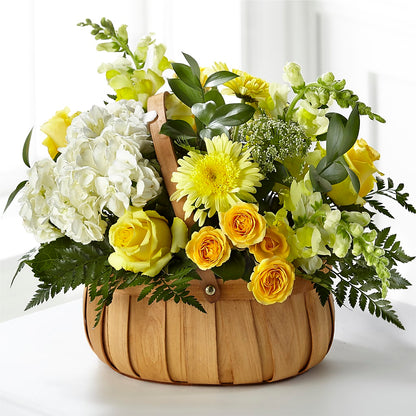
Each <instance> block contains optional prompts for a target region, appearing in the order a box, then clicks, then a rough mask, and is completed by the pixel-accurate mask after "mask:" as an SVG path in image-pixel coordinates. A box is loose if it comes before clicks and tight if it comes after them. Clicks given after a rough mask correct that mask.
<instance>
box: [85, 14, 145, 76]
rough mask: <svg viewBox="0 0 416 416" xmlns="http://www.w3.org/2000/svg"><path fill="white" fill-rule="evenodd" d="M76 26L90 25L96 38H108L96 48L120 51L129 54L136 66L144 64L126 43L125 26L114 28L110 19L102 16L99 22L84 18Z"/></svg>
mask: <svg viewBox="0 0 416 416" xmlns="http://www.w3.org/2000/svg"><path fill="white" fill-rule="evenodd" d="M78 26H81V27H86V26H91V27H92V30H91V34H92V35H93V36H94V37H95V39H96V40H108V41H109V42H103V43H99V44H98V45H97V50H99V51H102V50H104V51H108V52H122V53H123V54H124V55H129V56H130V57H131V58H132V60H133V62H134V64H135V66H136V68H137V69H141V68H143V66H144V63H145V62H144V60H142V59H140V57H139V56H137V55H136V54H134V53H133V52H132V51H131V50H130V48H129V45H128V34H127V30H126V28H127V26H126V25H122V26H120V27H119V28H118V29H117V30H116V29H115V28H114V25H113V23H112V22H111V20H109V19H106V18H104V17H103V18H102V19H101V22H100V23H93V22H92V21H91V19H86V20H85V22H80V23H78Z"/></svg>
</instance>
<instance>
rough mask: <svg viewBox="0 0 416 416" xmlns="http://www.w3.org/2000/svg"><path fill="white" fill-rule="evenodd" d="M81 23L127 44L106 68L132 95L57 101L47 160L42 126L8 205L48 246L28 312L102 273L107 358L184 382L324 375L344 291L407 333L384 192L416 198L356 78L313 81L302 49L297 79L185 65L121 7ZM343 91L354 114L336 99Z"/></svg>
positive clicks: (99, 295) (88, 298) (93, 296)
mask: <svg viewBox="0 0 416 416" xmlns="http://www.w3.org/2000/svg"><path fill="white" fill-rule="evenodd" d="M80 25H81V26H90V27H92V31H91V33H92V34H93V35H94V36H95V37H96V39H97V40H99V41H102V40H108V41H109V42H105V43H100V44H99V45H98V49H99V50H106V51H109V52H116V53H120V52H121V53H122V54H123V56H122V57H121V59H118V60H117V61H115V62H114V63H112V64H104V65H102V66H101V67H100V69H99V70H100V72H105V74H106V79H107V81H108V83H109V85H110V86H111V87H112V88H113V89H114V92H115V93H116V95H112V94H110V95H109V98H111V99H114V101H111V102H106V104H105V106H104V107H100V106H93V107H92V108H91V109H90V110H88V111H84V112H76V113H74V114H73V115H71V116H70V115H69V109H68V108H66V109H64V110H62V111H59V112H57V113H56V114H55V116H54V117H52V119H50V120H49V121H48V122H47V123H45V124H44V125H43V126H42V127H41V129H42V131H44V132H45V133H46V134H47V138H46V139H45V141H44V144H45V145H46V146H47V148H48V153H49V157H48V158H46V159H42V160H39V161H36V162H35V164H34V165H33V166H31V165H30V159H29V143H30V139H31V133H29V135H28V136H27V139H26V141H25V144H24V146H23V152H22V155H23V161H24V163H25V164H26V165H27V166H28V167H29V168H30V169H29V172H28V179H27V180H24V181H22V182H21V183H19V184H18V185H17V187H16V189H15V190H14V191H13V192H12V194H11V195H10V197H9V200H8V202H7V205H6V208H7V206H8V205H9V204H10V203H11V202H12V201H13V199H14V198H15V196H16V195H17V194H18V193H19V192H20V191H21V192H22V196H21V198H20V203H21V211H20V214H21V216H22V218H23V223H24V225H25V227H26V228H27V229H28V230H29V231H31V232H33V233H34V234H35V236H36V238H37V239H38V240H39V242H40V246H39V247H38V248H37V249H35V250H32V251H30V252H28V253H27V254H25V255H24V256H23V257H22V259H21V262H20V264H19V266H18V270H17V272H16V274H17V273H18V272H19V271H20V270H21V269H22V267H24V266H25V265H27V266H29V267H30V268H31V269H32V271H33V273H34V276H35V277H36V278H37V279H39V286H38V289H37V291H36V293H35V294H34V296H33V298H32V299H31V301H30V302H29V304H28V306H27V308H30V307H33V306H36V305H38V304H40V303H42V302H44V301H46V300H48V299H49V298H51V297H54V296H55V295H56V294H58V293H60V292H66V291H67V290H69V289H74V288H76V287H77V286H79V285H84V286H85V287H86V288H87V289H86V290H85V298H84V321H85V330H86V335H87V338H88V340H89V342H90V345H91V347H92V349H93V350H94V351H95V353H96V354H97V356H98V357H99V358H100V359H101V360H102V361H104V362H105V363H106V364H108V365H109V366H111V367H112V368H113V369H115V370H116V371H118V372H120V373H122V374H125V375H127V376H130V377H134V378H138V379H144V380H152V381H158V382H166V383H180V384H214V385H226V384H253V383H263V382H270V381H277V380H281V379H285V378H288V377H293V376H295V375H298V374H301V373H303V372H305V371H307V370H308V369H309V368H311V367H313V366H314V365H316V364H318V363H319V362H320V361H321V360H322V359H323V358H324V357H325V355H326V354H327V352H328V350H329V348H330V346H331V342H332V339H333V334H334V308H333V304H334V299H336V302H337V304H338V305H339V306H342V305H343V304H345V303H347V302H348V303H349V305H350V306H351V307H355V306H359V307H360V309H362V310H365V309H368V311H369V312H370V313H371V314H374V315H376V316H377V317H381V318H383V319H384V320H386V321H388V322H391V323H393V324H394V325H396V326H397V327H399V328H403V325H402V323H401V322H400V319H399V317H398V316H397V314H396V312H395V311H394V309H393V307H392V305H391V303H390V301H389V300H388V299H386V295H387V292H388V289H406V288H407V287H408V286H409V285H410V282H409V281H408V280H406V279H405V278H403V277H401V275H400V273H399V271H398V268H397V267H398V265H399V263H407V262H409V261H411V260H413V259H414V257H412V256H409V255H407V254H406V253H405V252H404V250H403V248H402V247H401V244H400V242H399V241H397V239H396V234H393V233H392V232H391V230H390V227H387V228H384V229H382V230H379V229H378V228H377V226H376V223H375V221H374V216H375V215H376V214H377V213H379V214H382V215H386V216H390V217H391V214H390V213H389V211H388V210H387V208H385V207H384V205H383V204H382V203H380V202H379V201H378V199H376V198H378V197H387V198H390V199H394V200H396V201H397V202H398V203H399V204H400V205H401V206H402V207H404V208H405V209H406V210H408V211H410V212H413V213H416V208H415V207H414V206H413V205H412V204H410V203H409V202H408V197H409V194H408V193H406V192H404V191H403V189H404V185H403V184H399V185H398V186H397V187H396V186H395V185H394V182H393V180H392V179H390V178H387V180H383V179H381V178H380V177H375V176H374V175H375V174H376V173H379V174H380V172H379V171H378V169H377V168H376V166H375V165H374V162H375V161H376V160H378V159H379V157H380V155H379V153H378V152H377V151H376V150H375V149H374V148H372V147H371V146H370V145H369V144H367V142H366V141H365V140H364V139H361V138H359V130H360V117H361V116H368V117H369V118H370V119H372V120H376V121H378V122H381V123H383V122H384V119H383V118H382V117H381V116H379V115H377V114H376V113H374V112H372V110H371V108H370V107H368V106H367V105H365V104H364V103H363V102H361V101H359V98H358V96H357V95H355V94H354V93H353V92H352V91H351V90H347V89H345V88H344V87H345V80H336V79H335V76H334V75H333V74H332V73H331V72H328V73H326V74H323V75H322V76H321V77H319V78H318V79H317V81H316V82H312V83H306V82H305V80H304V79H303V76H302V74H301V68H300V67H299V65H297V64H296V63H293V62H292V63H288V64H287V65H286V66H285V67H284V78H285V81H286V82H288V83H289V84H290V88H289V86H288V85H283V84H277V83H268V82H266V81H264V80H261V79H260V78H256V77H254V76H252V75H250V74H248V73H246V72H244V71H241V70H237V69H233V71H229V70H228V67H227V65H226V64H222V63H215V64H214V65H213V66H212V67H207V68H202V69H201V68H200V66H199V64H198V62H197V61H196V60H195V59H194V58H193V57H191V56H190V55H187V54H186V53H184V58H185V60H186V61H187V64H184V63H178V62H176V63H175V62H169V60H168V59H167V57H166V56H164V53H165V51H166V48H165V47H164V46H163V45H161V44H155V43H154V40H153V39H152V37H150V36H147V37H145V38H143V39H142V40H141V41H140V42H139V44H138V46H137V48H136V50H135V52H133V51H132V50H131V49H130V47H129V46H128V34H127V30H126V26H125V25H122V26H121V27H120V28H119V29H118V30H116V29H115V28H114V26H113V24H112V22H111V21H109V20H108V19H102V20H101V23H100V24H97V23H93V22H92V21H91V20H90V19H87V20H86V21H85V23H80ZM172 71H173V72H174V73H175V75H174V76H173V77H172V78H166V73H169V74H172ZM165 72H166V73H165ZM167 87H169V88H167ZM290 89H291V92H292V93H293V94H294V97H293V99H289V98H288V94H289V92H290ZM161 91H165V92H161ZM230 95H231V97H228V98H227V97H226V96H230ZM335 103H336V104H337V105H338V106H340V107H341V108H344V109H346V108H351V113H350V115H349V116H348V118H347V117H345V116H344V115H342V114H340V113H336V112H328V111H329V108H330V106H332V104H335ZM149 130H150V134H149Z"/></svg>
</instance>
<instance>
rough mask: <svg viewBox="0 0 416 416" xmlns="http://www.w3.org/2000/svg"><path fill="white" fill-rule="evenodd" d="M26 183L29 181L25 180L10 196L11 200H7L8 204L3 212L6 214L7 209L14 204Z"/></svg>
mask: <svg viewBox="0 0 416 416" xmlns="http://www.w3.org/2000/svg"><path fill="white" fill-rule="evenodd" d="M26 183H27V180H24V181H22V182H20V183H19V184H18V185H17V186H16V188H15V190H14V191H13V192H12V193H11V194H10V195H9V198H8V199H7V203H6V206H5V207H4V210H3V212H6V210H7V208H9V206H10V204H11V203H12V202H13V200H14V198H15V197H16V195H17V194H18V193H19V192H20V191H21V190H22V189H23V188H24V186H25V185H26Z"/></svg>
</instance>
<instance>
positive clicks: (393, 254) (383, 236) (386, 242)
mask: <svg viewBox="0 0 416 416" xmlns="http://www.w3.org/2000/svg"><path fill="white" fill-rule="evenodd" d="M375 244H376V245H377V246H378V247H380V248H381V249H383V251H384V257H386V258H387V259H388V260H389V268H391V267H393V266H397V264H398V263H409V262H410V261H412V260H414V259H415V257H414V256H409V255H407V254H406V253H405V252H404V250H403V248H402V246H401V244H400V241H397V236H396V234H390V227H387V228H384V229H383V230H381V231H380V232H379V233H378V235H377V238H376V240H375ZM395 279H396V280H395V286H396V288H398V289H404V288H405V287H397V285H398V283H399V282H400V281H402V282H403V284H405V282H407V280H405V279H403V280H401V279H400V276H399V275H398V272H397V271H395Z"/></svg>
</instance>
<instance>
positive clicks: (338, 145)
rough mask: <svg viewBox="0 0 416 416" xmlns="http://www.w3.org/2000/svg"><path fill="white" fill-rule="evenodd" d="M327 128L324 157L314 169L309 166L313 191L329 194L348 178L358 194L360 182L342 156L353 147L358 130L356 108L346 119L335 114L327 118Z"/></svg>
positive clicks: (358, 121)
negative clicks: (336, 185)
mask: <svg viewBox="0 0 416 416" xmlns="http://www.w3.org/2000/svg"><path fill="white" fill-rule="evenodd" d="M329 119H330V121H329V127H328V132H327V134H326V156H324V157H323V158H322V159H321V160H320V162H319V164H318V166H317V167H316V169H315V168H314V167H313V166H310V172H311V174H310V176H311V181H312V185H313V187H314V190H315V191H319V192H324V193H326V192H329V191H330V190H331V189H332V185H334V184H336V183H340V182H342V181H343V180H344V179H346V178H347V176H349V177H350V178H351V182H352V184H353V186H354V189H355V191H356V192H357V193H358V191H359V190H360V181H359V179H358V177H357V175H356V174H355V173H354V172H353V171H352V170H351V169H350V168H349V167H348V165H347V163H346V162H345V160H344V157H343V156H344V154H345V153H346V152H348V150H350V149H351V147H352V146H354V143H355V142H356V140H357V137H358V133H359V130H360V116H359V112H358V106H355V107H354V109H353V110H352V111H351V114H350V116H349V118H348V120H347V119H345V117H343V116H341V115H340V114H337V113H332V114H331V115H330V117H329Z"/></svg>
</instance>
